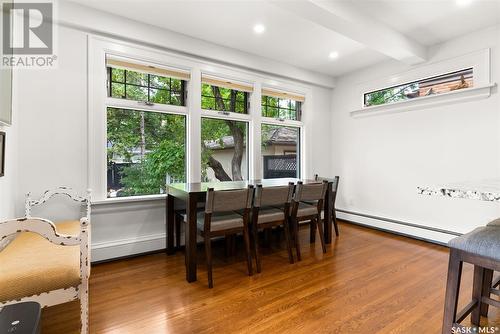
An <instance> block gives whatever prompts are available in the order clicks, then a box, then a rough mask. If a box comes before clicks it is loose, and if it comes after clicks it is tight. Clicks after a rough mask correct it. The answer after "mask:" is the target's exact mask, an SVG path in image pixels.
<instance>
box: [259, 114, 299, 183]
mask: <svg viewBox="0 0 500 334" xmlns="http://www.w3.org/2000/svg"><path fill="white" fill-rule="evenodd" d="M261 128H262V135H261V143H262V144H261V145H262V148H261V152H262V166H263V169H264V170H263V173H262V175H263V177H264V178H265V179H274V178H283V177H292V178H293V177H300V128H298V127H291V126H281V125H273V124H262V127H261Z"/></svg>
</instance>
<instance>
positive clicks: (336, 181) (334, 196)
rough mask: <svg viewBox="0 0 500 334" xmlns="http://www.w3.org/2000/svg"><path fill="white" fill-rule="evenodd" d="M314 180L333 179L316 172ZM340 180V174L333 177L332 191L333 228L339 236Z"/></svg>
mask: <svg viewBox="0 0 500 334" xmlns="http://www.w3.org/2000/svg"><path fill="white" fill-rule="evenodd" d="M314 180H315V181H324V180H327V181H328V180H331V179H329V178H326V177H322V176H319V175H318V174H314ZM339 181H340V177H339V176H335V177H334V178H333V181H332V192H331V201H332V202H331V203H332V206H331V208H332V222H333V228H334V229H335V235H336V236H337V237H338V236H339V225H338V224H337V211H336V210H335V202H336V200H337V190H338V188H339ZM323 214H324V213H323Z"/></svg>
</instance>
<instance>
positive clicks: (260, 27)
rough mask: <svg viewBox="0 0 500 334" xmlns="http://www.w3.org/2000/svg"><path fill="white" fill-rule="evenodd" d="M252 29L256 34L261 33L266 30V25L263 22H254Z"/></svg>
mask: <svg viewBox="0 0 500 334" xmlns="http://www.w3.org/2000/svg"><path fill="white" fill-rule="evenodd" d="M253 31H254V32H255V33H256V34H262V33H263V32H264V31H266V27H265V26H264V25H263V24H260V23H259V24H256V25H254V26H253Z"/></svg>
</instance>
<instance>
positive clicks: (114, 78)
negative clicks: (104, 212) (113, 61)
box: [107, 68, 247, 196]
mask: <svg viewBox="0 0 500 334" xmlns="http://www.w3.org/2000/svg"><path fill="white" fill-rule="evenodd" d="M109 71H110V73H109V75H110V78H111V82H110V84H111V90H110V95H111V96H112V97H115V98H123V99H131V100H137V101H150V102H154V103H162V104H176V105H181V104H182V103H181V102H182V101H181V96H182V95H181V94H182V89H183V88H182V82H181V80H176V79H172V78H167V77H161V76H156V75H152V74H144V73H139V72H134V71H128V70H121V69H114V68H113V69H109ZM246 101H247V93H244V92H239V91H235V90H231V89H227V88H222V87H215V86H210V85H206V84H203V87H202V108H203V109H215V110H222V111H232V112H240V113H245V112H246ZM185 122H186V120H185V117H184V116H179V115H170V114H163V113H158V112H143V111H140V110H131V109H118V108H111V107H110V108H108V111H107V129H108V143H107V159H108V168H110V171H111V170H113V171H115V169H116V170H118V174H119V177H118V178H117V179H115V178H113V177H111V180H108V188H110V189H108V192H110V193H111V192H115V193H114V194H113V196H133V195H147V194H158V193H162V192H164V190H165V184H166V182H167V181H168V180H167V178H168V177H169V178H171V179H173V180H175V181H182V180H184V179H185V169H186V166H185V165H186V163H185V161H186V123H185ZM246 135H247V124H246V123H245V122H238V121H232V120H220V119H209V118H204V119H202V124H201V144H202V155H201V160H202V177H203V178H204V179H206V178H207V170H208V168H212V169H214V172H216V171H217V172H218V173H217V172H216V177H218V178H220V179H229V178H230V177H229V174H228V173H229V172H231V173H232V175H233V179H241V158H242V155H241V154H242V153H241V152H242V147H245V146H246ZM229 136H231V137H233V138H234V144H235V146H234V152H235V153H234V156H233V160H232V164H231V167H232V170H231V171H224V169H223V167H222V165H221V164H220V163H219V162H218V161H216V160H215V159H214V158H213V153H214V152H213V151H212V150H211V149H210V148H208V147H206V145H205V143H207V142H210V141H214V140H219V143H218V144H219V147H220V148H224V142H223V140H222V139H223V138H224V137H229ZM113 168H115V169H113ZM221 175H222V176H223V177H224V178H222V177H221ZM110 182H111V183H112V184H110ZM111 188H115V189H111ZM108 195H111V194H108Z"/></svg>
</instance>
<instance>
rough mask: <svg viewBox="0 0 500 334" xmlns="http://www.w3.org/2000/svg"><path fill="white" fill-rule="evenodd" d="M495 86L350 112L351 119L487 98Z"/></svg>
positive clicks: (485, 86) (456, 91)
mask: <svg viewBox="0 0 500 334" xmlns="http://www.w3.org/2000/svg"><path fill="white" fill-rule="evenodd" d="M495 86H496V84H495V83H492V84H489V85H483V86H478V87H472V88H466V89H462V90H455V91H452V92H448V93H443V94H438V95H431V96H424V97H420V98H416V99H414V100H407V101H400V102H395V103H390V104H384V105H380V106H373V107H365V108H361V109H357V110H354V111H351V112H350V114H351V117H356V118H358V117H368V116H376V115H379V114H392V113H398V112H405V111H410V110H416V109H423V108H432V107H437V106H440V105H444V104H450V103H456V102H465V101H470V100H476V99H484V98H488V97H489V96H490V95H491V89H492V88H493V87H495Z"/></svg>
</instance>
